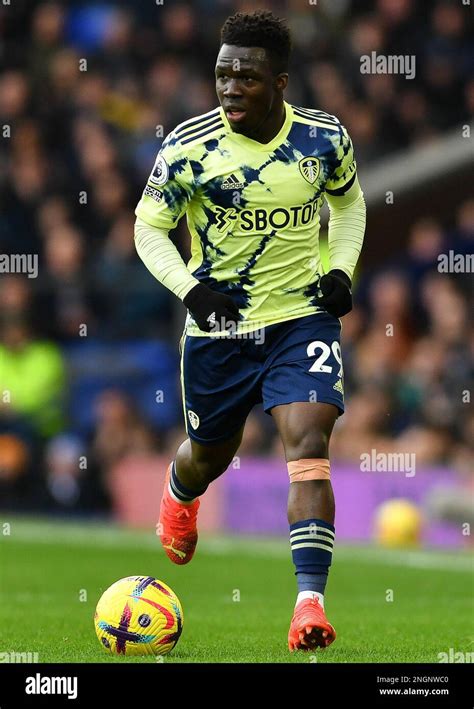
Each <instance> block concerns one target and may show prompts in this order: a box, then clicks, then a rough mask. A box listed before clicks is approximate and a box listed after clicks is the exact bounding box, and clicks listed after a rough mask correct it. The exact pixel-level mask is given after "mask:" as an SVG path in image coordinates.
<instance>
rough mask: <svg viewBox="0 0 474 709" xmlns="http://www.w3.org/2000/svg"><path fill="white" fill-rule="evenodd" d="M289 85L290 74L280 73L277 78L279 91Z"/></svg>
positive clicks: (276, 84) (276, 85)
mask: <svg viewBox="0 0 474 709" xmlns="http://www.w3.org/2000/svg"><path fill="white" fill-rule="evenodd" d="M287 86H288V74H278V76H277V77H276V79H275V88H276V89H278V91H284V90H285V89H286V87H287Z"/></svg>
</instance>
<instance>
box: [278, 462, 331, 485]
mask: <svg viewBox="0 0 474 709" xmlns="http://www.w3.org/2000/svg"><path fill="white" fill-rule="evenodd" d="M287 465H288V475H289V476H290V483H296V482H301V481H302V480H329V479H330V477H331V468H330V463H329V460H328V459H327V458H300V459H299V460H292V461H290V462H289V463H288V464H287Z"/></svg>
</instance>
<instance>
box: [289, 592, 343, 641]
mask: <svg viewBox="0 0 474 709" xmlns="http://www.w3.org/2000/svg"><path fill="white" fill-rule="evenodd" d="M335 639H336V631H335V630H334V628H333V627H332V625H331V623H329V622H328V619H327V618H326V616H325V614H324V610H323V607H322V605H321V604H320V602H319V599H318V597H317V596H315V597H314V598H304V599H303V600H302V601H300V602H299V603H298V605H297V606H296V608H295V611H294V614H293V618H292V619H291V624H290V630H289V632H288V649H289V650H291V651H293V650H314V649H315V648H317V647H322V648H326V647H327V646H328V645H330V644H331V643H332V642H334V640H335Z"/></svg>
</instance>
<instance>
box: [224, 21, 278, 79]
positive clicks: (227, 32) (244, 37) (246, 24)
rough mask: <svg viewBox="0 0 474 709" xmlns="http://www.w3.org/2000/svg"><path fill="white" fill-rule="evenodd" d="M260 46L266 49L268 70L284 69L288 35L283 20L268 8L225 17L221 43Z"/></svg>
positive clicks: (238, 45) (276, 71) (275, 71)
mask: <svg viewBox="0 0 474 709" xmlns="http://www.w3.org/2000/svg"><path fill="white" fill-rule="evenodd" d="M223 44H234V45H235V46H237V47H263V48H264V49H266V50H267V52H268V55H269V59H270V63H271V66H272V70H273V71H274V73H276V74H280V73H282V72H287V71H288V61H289V58H290V52H291V36H290V30H289V28H288V25H287V24H286V20H283V19H282V18H280V17H276V15H274V14H273V12H271V11H270V10H256V11H255V12H251V13H243V12H237V13H236V14H235V15H232V16H231V17H228V18H227V20H226V21H225V22H224V25H223V26H222V29H221V46H222V45H223Z"/></svg>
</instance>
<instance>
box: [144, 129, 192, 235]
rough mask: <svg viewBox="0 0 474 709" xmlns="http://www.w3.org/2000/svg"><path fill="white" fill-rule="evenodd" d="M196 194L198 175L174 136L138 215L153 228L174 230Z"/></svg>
mask: <svg viewBox="0 0 474 709" xmlns="http://www.w3.org/2000/svg"><path fill="white" fill-rule="evenodd" d="M193 193H194V175H193V171H192V168H191V166H190V164H189V160H188V158H187V157H186V155H185V153H184V151H183V148H182V146H181V145H180V143H179V141H178V139H177V138H176V136H175V135H174V134H173V133H170V134H169V135H168V136H167V137H166V138H165V140H164V141H163V145H162V146H161V149H160V151H159V153H158V155H157V156H156V160H155V164H154V165H153V169H152V171H151V173H150V176H149V178H148V181H147V184H146V187H145V189H144V190H143V194H142V197H141V199H140V201H139V203H138V205H137V207H136V209H135V214H136V215H137V217H140V218H141V219H143V221H145V222H147V223H148V224H150V225H152V226H155V227H159V228H162V229H168V230H170V229H173V228H174V227H175V226H176V224H177V223H178V221H179V219H180V218H181V217H182V215H183V214H184V212H185V211H186V208H187V206H188V203H189V201H190V199H191V197H192V196H193Z"/></svg>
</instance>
